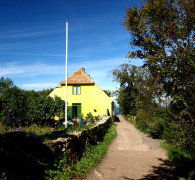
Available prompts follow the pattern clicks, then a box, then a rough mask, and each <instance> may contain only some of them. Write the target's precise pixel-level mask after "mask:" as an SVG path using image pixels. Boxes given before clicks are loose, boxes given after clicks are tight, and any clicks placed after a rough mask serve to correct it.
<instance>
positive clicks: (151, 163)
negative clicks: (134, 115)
mask: <svg viewBox="0 0 195 180" xmlns="http://www.w3.org/2000/svg"><path fill="white" fill-rule="evenodd" d="M119 119H120V122H119V123H118V126H117V137H116V138H115V140H114V141H113V142H112V143H111V145H110V146H109V148H108V151H107V154H106V156H105V157H104V158H103V160H102V161H101V163H100V164H99V165H98V166H97V167H96V168H94V169H92V170H91V171H90V172H89V173H88V174H87V176H86V180H99V179H103V180H122V179H124V180H133V179H140V180H144V179H173V180H174V179H180V180H183V179H184V178H182V177H179V176H177V174H178V173H177V171H176V169H175V167H174V166H173V165H172V163H171V161H170V160H169V159H168V158H167V156H166V153H165V151H164V150H162V149H161V148H160V145H159V143H160V142H159V140H156V139H152V138H151V137H149V136H148V135H145V134H143V133H141V132H139V131H138V130H137V129H136V128H135V127H134V126H133V125H132V124H131V123H129V122H128V121H126V120H125V119H124V118H123V117H122V116H120V115H119Z"/></svg>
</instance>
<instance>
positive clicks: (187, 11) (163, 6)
mask: <svg viewBox="0 0 195 180" xmlns="http://www.w3.org/2000/svg"><path fill="white" fill-rule="evenodd" d="M145 2H146V3H145V4H144V5H143V7H142V8H140V9H138V8H137V7H133V8H128V9H127V15H126V16H125V22H124V23H123V25H124V27H125V28H126V30H127V31H129V33H130V36H131V42H130V44H131V46H132V47H133V48H134V49H135V50H134V51H131V52H129V55H128V57H129V58H140V59H143V60H144V67H148V70H149V75H150V77H152V78H153V79H152V80H154V81H155V82H158V83H159V87H157V86H156V87H157V90H158V91H159V92H160V94H159V95H161V96H162V95H165V96H167V97H170V103H169V107H168V111H165V114H166V118H165V119H166V120H164V123H163V124H164V128H165V132H164V137H165V138H166V139H167V140H168V141H169V142H171V143H175V144H176V145H177V147H178V148H181V149H185V150H189V151H194V149H195V144H194V142H193V139H195V131H194V129H195V119H194V111H195V109H194V108H195V104H194V102H195V100H194V94H195V87H194V84H195V77H194V74H195V63H194V59H195V44H194V42H195V41H194V39H195V36H194V33H195V31H194V27H195V26H194V24H195V11H194V9H195V7H194V5H195V4H194V3H193V1H192V0H163V1H162V0H146V1H145ZM124 79H125V78H124ZM148 82H149V84H148V86H146V87H152V81H148ZM143 92H144V91H143ZM151 95H152V96H153V94H151ZM144 96H145V95H144ZM145 97H148V99H151V97H150V94H148V95H147V96H145ZM145 100H146V99H144V101H143V100H142V101H141V104H140V105H141V107H138V109H139V110H138V114H137V115H138V116H139V118H138V119H139V120H140V121H141V120H143V119H145V118H147V117H149V118H151V117H153V109H150V108H148V107H147V106H145V105H146V103H145ZM139 103H140V102H139ZM126 107H127V108H129V106H126ZM143 107H145V110H144V109H143ZM140 108H141V109H140ZM140 110H141V111H140ZM146 110H147V111H148V112H152V113H150V114H149V116H140V113H141V114H142V115H143V113H142V112H146ZM145 115H146V113H145ZM151 119H152V118H151ZM158 121H159V120H158ZM144 126H145V127H146V128H147V126H148V124H147V123H145V125H144Z"/></svg>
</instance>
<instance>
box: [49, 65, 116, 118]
mask: <svg viewBox="0 0 195 180" xmlns="http://www.w3.org/2000/svg"><path fill="white" fill-rule="evenodd" d="M67 85H68V86H67V89H68V90H67V104H68V118H69V119H70V118H75V117H80V116H82V115H83V116H84V117H86V116H87V113H89V112H91V113H92V114H93V116H98V115H100V116H101V117H103V116H112V111H113V101H112V99H111V98H110V97H109V96H108V95H107V94H106V93H105V92H104V91H102V90H101V89H100V88H99V87H98V86H97V85H96V84H95V82H94V80H93V79H91V78H90V75H88V74H86V73H85V68H81V69H79V70H78V71H76V72H75V73H74V74H72V75H71V76H69V77H68V79H67ZM49 96H51V97H55V96H58V97H60V98H61V99H62V100H65V81H62V82H61V83H60V84H59V85H58V86H57V87H56V88H55V89H54V90H53V91H52V92H51V93H50V95H49Z"/></svg>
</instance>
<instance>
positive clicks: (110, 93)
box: [103, 90, 112, 97]
mask: <svg viewBox="0 0 195 180" xmlns="http://www.w3.org/2000/svg"><path fill="white" fill-rule="evenodd" d="M103 91H104V92H105V93H106V94H107V95H108V96H109V97H112V92H111V91H110V90H103Z"/></svg>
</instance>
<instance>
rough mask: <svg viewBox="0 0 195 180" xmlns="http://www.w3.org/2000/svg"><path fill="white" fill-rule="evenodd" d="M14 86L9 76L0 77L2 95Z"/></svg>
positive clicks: (0, 94) (0, 93) (0, 92)
mask: <svg viewBox="0 0 195 180" xmlns="http://www.w3.org/2000/svg"><path fill="white" fill-rule="evenodd" d="M13 86H14V83H13V81H12V80H11V79H9V78H4V77H1V78H0V97H1V96H2V95H3V93H4V91H5V90H6V89H8V88H11V87H13Z"/></svg>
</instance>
